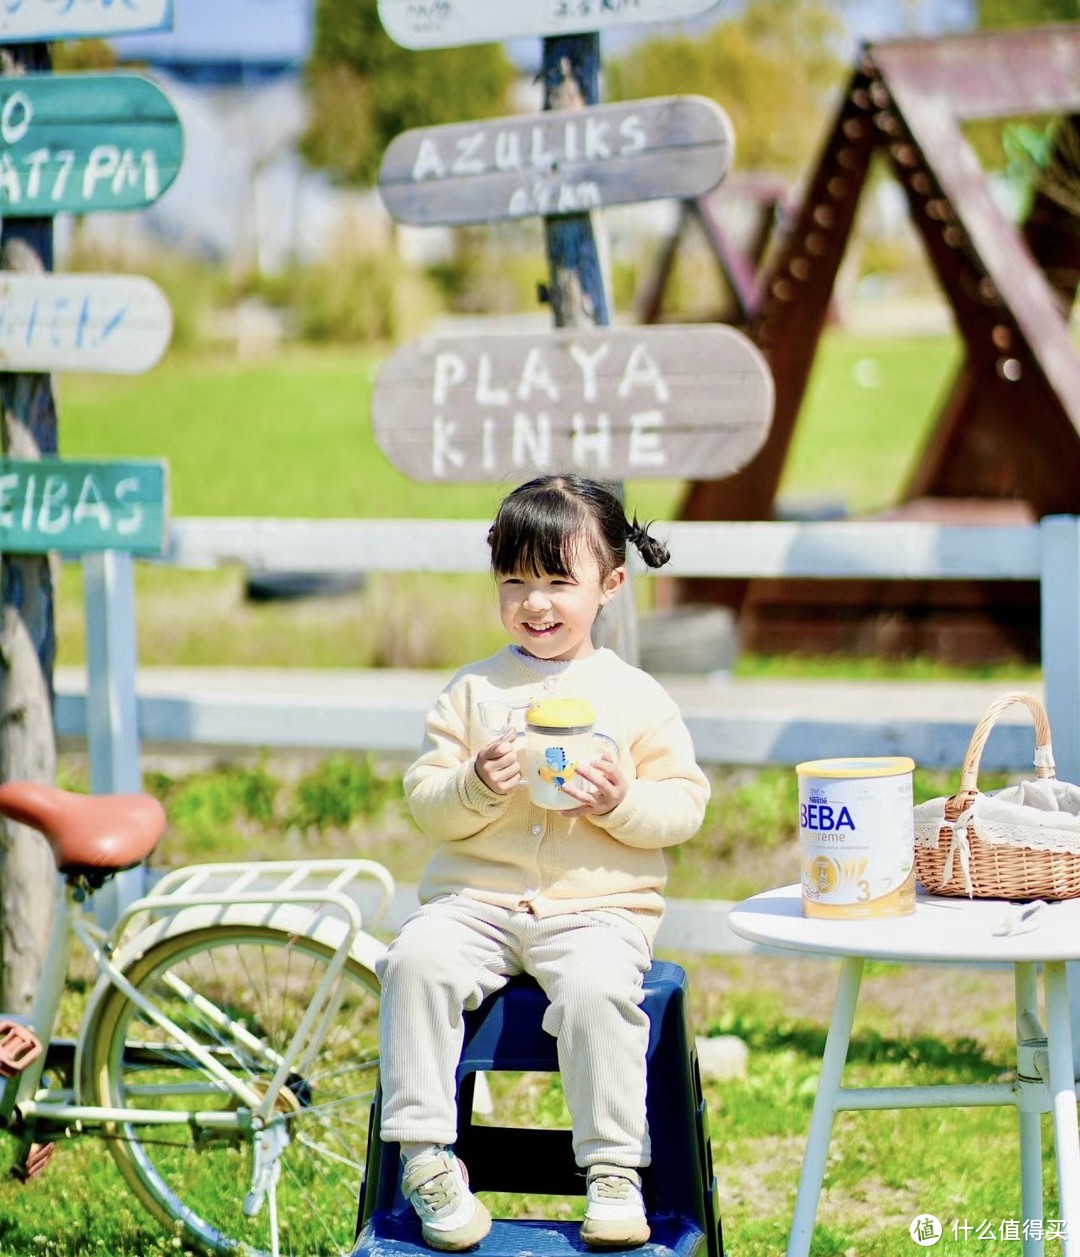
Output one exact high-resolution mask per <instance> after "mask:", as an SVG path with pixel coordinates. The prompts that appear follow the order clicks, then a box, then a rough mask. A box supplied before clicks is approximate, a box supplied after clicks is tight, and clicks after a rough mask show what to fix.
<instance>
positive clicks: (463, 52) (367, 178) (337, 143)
mask: <svg viewBox="0 0 1080 1257" xmlns="http://www.w3.org/2000/svg"><path fill="white" fill-rule="evenodd" d="M507 3H513V0H507ZM515 77H516V71H515V69H514V67H513V65H512V63H511V62H510V60H509V58H508V57H507V55H506V53H505V52H504V51H503V49H502V47H501V46H500V45H498V44H480V45H476V46H474V47H468V48H444V49H436V50H433V51H425V52H415V51H412V50H410V49H408V48H402V47H400V46H399V45H397V44H395V43H394V42H393V40H391V38H390V37H389V35H387V34H386V33H385V31H384V30H383V29H382V25H381V24H380V22H379V17H378V11H377V7H376V3H375V0H317V2H316V9H315V37H314V40H313V45H312V51H311V56H310V58H309V59H308V63H307V66H306V81H307V91H308V98H309V101H310V104H311V111H312V113H311V122H310V124H309V126H308V128H307V131H306V133H305V135H304V136H303V138H302V140H301V145H300V147H301V152H302V153H303V154H304V156H305V157H306V158H307V160H308V161H309V162H310V163H311V164H312V165H313V166H317V167H319V168H322V169H325V170H328V171H330V172H331V173H332V174H333V175H334V176H335V177H336V178H338V179H339V180H341V181H342V182H343V183H349V184H356V185H360V186H370V185H372V184H373V183H374V182H375V179H376V176H377V174H378V169H379V162H380V161H381V159H382V155H383V152H384V151H385V149H386V146H387V145H388V144H389V143H390V141H391V140H392V139H393V138H394V137H395V136H396V135H399V134H400V133H401V132H402V131H406V130H409V129H410V128H412V127H419V126H432V125H436V124H438V123H443V122H461V121H465V120H467V119H470V118H490V117H494V116H497V115H498V114H501V113H507V112H509V94H510V87H511V84H512V83H513V82H514V79H515Z"/></svg>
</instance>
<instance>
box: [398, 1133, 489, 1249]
mask: <svg viewBox="0 0 1080 1257" xmlns="http://www.w3.org/2000/svg"><path fill="white" fill-rule="evenodd" d="M401 1191H402V1194H403V1195H405V1196H406V1197H407V1198H408V1201H409V1204H410V1205H412V1207H413V1208H414V1209H415V1210H416V1215H417V1217H418V1218H419V1219H420V1230H421V1233H422V1234H423V1237H424V1243H425V1244H427V1245H428V1246H429V1247H430V1248H438V1249H441V1250H442V1251H443V1252H449V1253H456V1252H458V1251H460V1250H461V1249H463V1248H471V1247H472V1246H473V1245H474V1244H479V1243H480V1241H481V1240H482V1239H483V1238H484V1236H485V1235H487V1233H488V1231H490V1230H491V1214H490V1213H488V1211H487V1206H486V1205H485V1204H484V1203H483V1201H480V1200H477V1199H476V1197H475V1196H474V1195H473V1194H472V1192H471V1191H469V1175H468V1171H467V1170H466V1169H465V1166H464V1164H463V1163H462V1162H461V1161H459V1160H458V1159H457V1157H455V1156H454V1154H453V1152H452V1151H451V1150H450V1149H449V1148H443V1149H440V1150H439V1151H438V1152H436V1153H421V1154H420V1156H417V1157H413V1158H412V1160H411V1161H406V1162H405V1167H404V1169H403V1171H402V1178H401Z"/></svg>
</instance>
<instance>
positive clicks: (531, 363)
mask: <svg viewBox="0 0 1080 1257" xmlns="http://www.w3.org/2000/svg"><path fill="white" fill-rule="evenodd" d="M534 389H541V390H542V391H543V392H545V393H546V394H547V395H548V397H550V398H551V400H552V401H553V402H557V401H558V400H559V386H558V384H556V382H555V377H554V376H553V375H552V374H551V370H550V368H549V367H548V364H547V363H546V362H545V361H544V353H543V350H542V349H540V348H539V346H537V345H534V346H533V347H532V348H531V349H530V350H529V352H528V353H527V354H526V355H525V362H524V365H523V366H522V368H521V379H520V380H518V386H517V389H516V391H515V396H516V397H517V399H518V401H522V402H525V401H528V400H529V398H530V397H532V395H533V391H534Z"/></svg>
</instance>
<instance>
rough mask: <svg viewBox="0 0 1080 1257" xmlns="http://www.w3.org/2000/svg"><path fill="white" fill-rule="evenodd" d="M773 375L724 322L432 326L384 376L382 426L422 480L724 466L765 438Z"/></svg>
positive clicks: (397, 461)
mask: <svg viewBox="0 0 1080 1257" xmlns="http://www.w3.org/2000/svg"><path fill="white" fill-rule="evenodd" d="M772 400H773V384H772V376H771V375H770V374H769V369H768V367H767V365H766V363H765V360H764V358H763V357H762V356H761V354H760V353H759V351H758V350H757V348H756V347H755V346H754V345H753V343H752V342H751V341H750V340H749V339H748V338H747V337H745V336H743V335H742V334H741V333H740V332H738V331H736V330H735V329H734V328H731V327H725V326H722V325H720V324H715V325H703V326H696V327H676V326H666V327H635V328H627V329H621V328H620V329H614V328H590V329H577V328H560V329H557V330H555V331H554V332H548V333H543V334H535V335H529V334H521V333H516V334H503V335H483V336H481V335H473V336H456V337H431V338H428V339H426V340H421V341H418V342H415V343H414V344H411V345H407V346H405V347H404V348H402V349H399V350H398V351H397V352H396V353H394V354H393V355H392V356H391V357H390V358H389V359H388V360H387V361H386V362H385V363H384V364H383V366H382V369H381V370H380V371H379V374H378V378H377V380H376V382H375V390H374V394H373V397H372V415H373V418H374V427H375V437H376V440H377V441H378V443H379V446H380V448H381V449H382V450H383V452H384V453H385V454H386V455H387V457H388V458H389V459H390V461H391V462H392V463H393V464H394V465H395V466H396V467H398V468H400V469H401V470H402V471H404V472H405V473H406V474H407V475H409V476H411V477H412V478H413V479H416V480H421V481H433V482H447V481H483V480H502V479H504V478H505V477H514V476H516V477H527V476H531V475H536V474H539V473H542V472H549V471H559V470H563V471H580V472H585V473H587V474H589V475H599V476H604V477H607V478H609V479H635V478H653V477H665V478H666V477H671V476H682V475H687V474H689V473H691V472H692V473H693V474H694V475H695V476H699V477H706V476H724V475H728V474H730V473H731V472H732V471H734V470H735V469H736V468H738V467H741V466H743V465H744V464H745V463H746V462H748V461H749V460H750V459H751V458H752V457H753V456H754V454H755V453H756V452H757V451H758V450H759V449H760V448H761V445H762V443H763V442H764V440H765V436H766V433H767V432H768V427H769V422H770V419H771V417H772Z"/></svg>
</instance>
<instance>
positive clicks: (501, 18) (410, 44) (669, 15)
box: [379, 0, 720, 48]
mask: <svg viewBox="0 0 1080 1257" xmlns="http://www.w3.org/2000/svg"><path fill="white" fill-rule="evenodd" d="M719 3H720V0H379V20H380V21H381V22H382V24H383V28H384V29H385V31H386V33H387V34H388V35H389V36H390V38H391V39H392V40H394V42H395V43H398V44H401V45H402V46H403V47H405V48H452V47H454V46H456V45H458V44H484V43H488V44H490V43H496V42H497V41H499V40H503V39H517V38H519V37H520V36H522V35H576V34H580V33H581V32H582V31H601V30H609V29H610V28H611V27H613V26H634V25H637V24H638V23H640V22H674V21H678V20H679V19H680V18H686V17H696V16H697V15H698V14H700V13H707V12H708V11H709V9H715V8H716V6H717V5H718V4H719Z"/></svg>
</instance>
